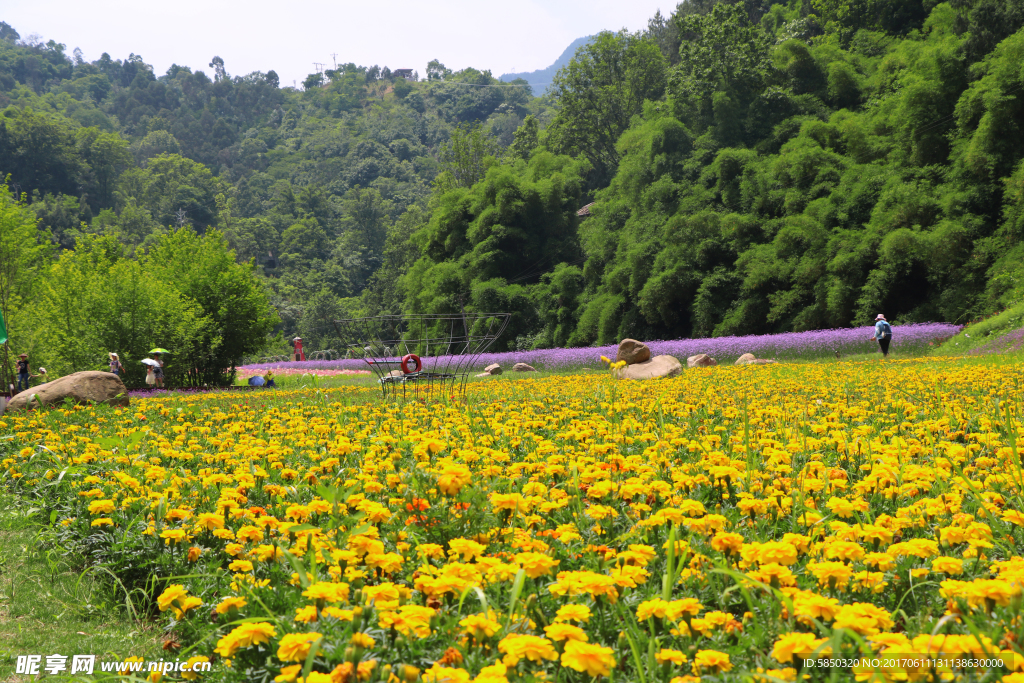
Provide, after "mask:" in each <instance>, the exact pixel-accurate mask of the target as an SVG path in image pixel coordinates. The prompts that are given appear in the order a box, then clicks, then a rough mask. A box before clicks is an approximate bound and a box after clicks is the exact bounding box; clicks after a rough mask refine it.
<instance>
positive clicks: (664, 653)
mask: <svg viewBox="0 0 1024 683" xmlns="http://www.w3.org/2000/svg"><path fill="white" fill-rule="evenodd" d="M654 659H655V661H656V662H658V664H664V663H665V662H669V663H671V664H675V665H676V666H682V665H683V664H686V661H687V658H686V655H685V654H683V653H682V652H680V651H679V650H669V649H666V648H662V649H661V650H660V651H659V652H658V653H657V654H656V655H654Z"/></svg>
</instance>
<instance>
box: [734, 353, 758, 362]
mask: <svg viewBox="0 0 1024 683" xmlns="http://www.w3.org/2000/svg"><path fill="white" fill-rule="evenodd" d="M755 360H757V356H755V355H754V354H752V353H745V354H743V355H742V356H740V357H739V358H737V359H736V365H746V364H747V363H752V362H754V361H755Z"/></svg>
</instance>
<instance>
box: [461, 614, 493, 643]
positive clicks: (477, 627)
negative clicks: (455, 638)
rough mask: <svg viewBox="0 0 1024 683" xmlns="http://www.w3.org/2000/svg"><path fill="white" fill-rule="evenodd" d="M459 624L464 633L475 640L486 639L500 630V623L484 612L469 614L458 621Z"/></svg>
mask: <svg viewBox="0 0 1024 683" xmlns="http://www.w3.org/2000/svg"><path fill="white" fill-rule="evenodd" d="M459 626H461V627H462V632H463V633H464V634H466V635H467V636H472V637H473V638H475V639H476V640H477V641H482V640H486V639H488V638H490V637H491V636H493V635H494V634H495V633H497V632H498V631H500V630H501V624H500V623H498V622H497V621H494V620H493V619H490V618H489V617H488V615H486V614H471V615H469V616H468V617H466V618H464V619H462V620H461V621H459Z"/></svg>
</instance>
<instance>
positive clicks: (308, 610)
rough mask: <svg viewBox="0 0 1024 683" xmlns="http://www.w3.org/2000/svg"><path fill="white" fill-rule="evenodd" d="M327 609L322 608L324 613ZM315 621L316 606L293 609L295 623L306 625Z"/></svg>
mask: <svg viewBox="0 0 1024 683" xmlns="http://www.w3.org/2000/svg"><path fill="white" fill-rule="evenodd" d="M328 609H330V608H329V607H327V608H324V612H326V611H327V610H328ZM316 619H317V613H316V605H306V606H305V607H297V608H296V609H295V621H298V622H300V623H303V624H308V623H309V622H311V621H316Z"/></svg>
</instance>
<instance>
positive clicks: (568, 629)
mask: <svg viewBox="0 0 1024 683" xmlns="http://www.w3.org/2000/svg"><path fill="white" fill-rule="evenodd" d="M544 634H545V635H547V637H548V638H550V639H551V640H553V641H555V642H556V643H560V642H562V641H563V640H579V641H582V642H587V640H589V638H588V637H587V632H586V631H584V630H583V629H581V628H580V627H579V626H573V625H571V624H548V625H547V626H545V627H544Z"/></svg>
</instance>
